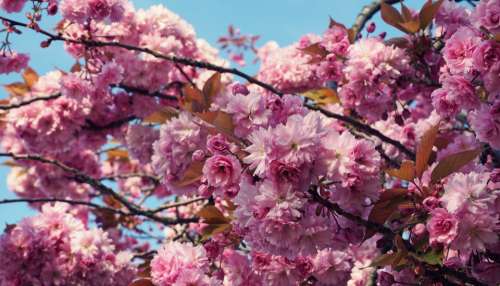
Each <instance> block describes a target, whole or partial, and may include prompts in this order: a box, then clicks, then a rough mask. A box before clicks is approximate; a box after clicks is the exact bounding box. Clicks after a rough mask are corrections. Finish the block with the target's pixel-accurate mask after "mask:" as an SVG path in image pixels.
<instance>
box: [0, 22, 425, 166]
mask: <svg viewBox="0 0 500 286" xmlns="http://www.w3.org/2000/svg"><path fill="white" fill-rule="evenodd" d="M0 19H2V20H4V21H7V22H9V23H11V24H12V25H16V26H22V27H26V28H29V29H30V27H29V26H28V25H27V24H24V23H21V22H17V21H14V20H10V19H8V18H4V17H2V16H0ZM35 31H37V32H39V33H41V34H43V35H46V36H48V37H49V39H50V40H53V41H65V42H69V43H73V44H81V45H86V46H89V47H118V48H123V49H127V50H131V51H137V52H142V53H147V54H149V55H152V56H154V57H156V58H159V59H164V60H166V61H171V62H173V63H177V64H183V65H187V66H192V67H198V68H202V69H208V70H212V71H216V72H220V73H230V74H234V75H237V76H239V77H241V78H244V79H246V80H247V81H248V82H250V83H253V84H256V85H258V86H260V87H262V88H264V89H266V90H268V91H270V92H272V93H275V94H277V95H279V96H283V92H281V91H279V90H277V89H276V88H274V87H273V86H271V85H269V84H267V83H264V82H262V81H260V80H258V79H256V78H254V77H252V76H250V75H248V74H246V73H244V72H242V71H240V70H238V69H235V68H226V67H222V66H217V65H214V64H211V63H207V62H202V61H196V60H193V59H188V58H181V57H176V56H168V55H163V54H161V53H158V52H155V51H153V50H150V49H148V48H141V47H136V46H131V45H127V44H122V43H119V42H99V41H94V40H74V39H69V38H66V37H64V36H62V35H54V34H52V33H49V32H47V31H44V30H40V29H39V30H35ZM305 106H306V107H307V108H309V109H311V110H317V111H320V112H321V113H323V114H324V115H325V116H328V117H332V118H335V119H337V120H340V121H343V122H345V123H347V124H350V125H352V126H353V127H354V128H356V129H358V130H360V131H362V132H365V133H367V134H369V135H373V136H376V137H378V138H379V139H380V140H382V141H384V142H386V143H388V144H390V145H393V146H394V147H396V148H397V149H399V150H400V151H401V152H403V153H404V154H406V155H407V156H408V157H409V158H411V159H414V158H415V154H414V153H413V152H412V151H410V150H409V149H407V148H406V147H405V146H404V145H403V144H401V143H400V142H399V141H396V140H393V139H391V138H389V137H387V136H385V135H384V134H382V133H381V132H379V131H378V130H376V129H373V128H371V127H370V126H368V125H366V124H364V123H361V122H359V121H356V120H355V119H353V118H351V117H347V116H343V115H340V114H336V113H333V112H330V111H327V110H325V109H323V108H321V107H317V106H312V105H309V104H305Z"/></svg>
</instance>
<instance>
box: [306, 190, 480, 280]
mask: <svg viewBox="0 0 500 286" xmlns="http://www.w3.org/2000/svg"><path fill="white" fill-rule="evenodd" d="M308 193H309V195H310V196H311V198H312V199H313V200H314V201H316V202H317V203H319V204H321V205H322V206H324V207H326V208H327V209H328V210H330V211H332V212H335V213H337V214H339V215H341V216H343V217H345V218H346V219H348V220H350V221H353V222H355V223H357V224H359V225H362V226H364V227H366V228H369V229H373V230H376V231H377V232H378V233H381V234H384V235H385V236H387V237H389V238H391V239H393V238H394V237H395V235H396V234H395V233H394V232H393V231H392V230H391V229H390V228H388V227H386V226H384V225H382V224H378V223H375V222H371V221H369V220H365V219H363V218H362V217H359V216H357V215H354V214H351V213H349V212H347V211H345V210H343V209H342V208H341V207H340V206H339V205H338V204H335V203H332V202H330V201H329V200H328V199H325V198H323V197H322V196H320V195H319V194H318V192H317V191H316V190H315V189H313V188H310V189H309V190H308ZM424 265H425V266H426V268H428V269H433V268H437V270H435V271H434V270H433V271H432V272H433V273H434V274H439V275H437V276H433V277H435V278H437V279H438V281H443V279H445V278H444V275H448V276H452V277H454V278H457V279H459V280H460V281H463V282H466V283H470V284H471V285H478V286H486V285H485V284H483V283H481V282H479V281H478V280H477V279H475V278H473V277H469V276H467V275H466V274H465V273H463V272H459V271H456V270H454V269H450V268H448V267H446V266H433V265H430V264H427V263H424ZM446 281H447V280H445V282H446ZM445 285H446V284H445Z"/></svg>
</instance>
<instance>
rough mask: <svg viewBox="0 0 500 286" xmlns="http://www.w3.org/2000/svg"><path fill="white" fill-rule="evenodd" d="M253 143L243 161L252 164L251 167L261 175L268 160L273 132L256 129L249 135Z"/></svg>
mask: <svg viewBox="0 0 500 286" xmlns="http://www.w3.org/2000/svg"><path fill="white" fill-rule="evenodd" d="M248 139H249V140H250V142H251V144H250V146H248V147H247V148H246V149H245V151H246V152H248V156H246V157H245V158H244V159H243V162H245V163H246V164H249V165H250V169H254V170H255V171H254V175H257V176H261V175H263V174H264V172H265V170H266V168H267V164H268V163H269V162H268V153H269V152H270V151H269V149H270V148H271V141H272V134H271V130H268V129H264V128H260V129H258V130H255V131H254V132H252V134H250V136H248Z"/></svg>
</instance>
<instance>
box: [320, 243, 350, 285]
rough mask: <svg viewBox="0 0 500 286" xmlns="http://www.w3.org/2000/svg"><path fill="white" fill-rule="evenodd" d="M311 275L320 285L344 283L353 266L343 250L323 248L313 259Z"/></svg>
mask: <svg viewBox="0 0 500 286" xmlns="http://www.w3.org/2000/svg"><path fill="white" fill-rule="evenodd" d="M313 265H314V267H313V273H312V275H313V276H314V277H315V278H316V279H318V281H319V282H320V283H322V284H321V285H346V283H347V281H348V280H349V278H350V276H351V268H352V267H353V264H352V261H351V258H350V257H349V255H348V254H347V253H346V252H344V251H334V250H332V249H324V250H322V251H320V252H318V254H316V256H315V257H314V259H313Z"/></svg>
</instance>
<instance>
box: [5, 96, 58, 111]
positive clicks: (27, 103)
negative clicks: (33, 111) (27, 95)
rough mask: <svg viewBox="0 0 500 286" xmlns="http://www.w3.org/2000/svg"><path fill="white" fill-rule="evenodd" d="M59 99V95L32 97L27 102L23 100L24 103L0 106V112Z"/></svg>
mask: <svg viewBox="0 0 500 286" xmlns="http://www.w3.org/2000/svg"><path fill="white" fill-rule="evenodd" d="M59 97H61V94H60V93H56V94H52V95H48V96H39V97H33V98H31V99H28V100H25V101H21V102H17V103H12V104H9V105H0V110H11V109H15V108H19V107H22V106H25V105H29V104H31V103H33V102H37V101H46V100H51V99H56V98H59Z"/></svg>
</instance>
